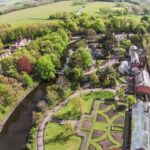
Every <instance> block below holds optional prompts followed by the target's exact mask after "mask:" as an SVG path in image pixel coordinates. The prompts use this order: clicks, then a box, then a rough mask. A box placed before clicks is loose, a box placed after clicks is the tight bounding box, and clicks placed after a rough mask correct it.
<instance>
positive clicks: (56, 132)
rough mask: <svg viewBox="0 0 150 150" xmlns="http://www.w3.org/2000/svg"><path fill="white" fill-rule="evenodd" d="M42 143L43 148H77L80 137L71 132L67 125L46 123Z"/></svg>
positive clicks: (53, 149) (46, 149) (66, 149)
mask: <svg viewBox="0 0 150 150" xmlns="http://www.w3.org/2000/svg"><path fill="white" fill-rule="evenodd" d="M44 143H45V150H78V149H79V147H80V144H81V138H80V137H78V136H75V135H74V134H73V133H72V131H71V128H70V126H69V125H59V124H56V123H48V125H47V126H46V129H45V135H44Z"/></svg>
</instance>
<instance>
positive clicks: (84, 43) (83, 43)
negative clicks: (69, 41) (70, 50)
mask: <svg viewBox="0 0 150 150" xmlns="http://www.w3.org/2000/svg"><path fill="white" fill-rule="evenodd" d="M86 46H87V41H86V40H85V39H83V40H80V41H78V42H76V43H75V45H74V49H78V48H81V47H82V48H86Z"/></svg>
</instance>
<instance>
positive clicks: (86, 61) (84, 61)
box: [69, 48, 92, 70]
mask: <svg viewBox="0 0 150 150" xmlns="http://www.w3.org/2000/svg"><path fill="white" fill-rule="evenodd" d="M69 65H70V66H71V67H78V68H82V69H84V70H85V69H87V68H89V67H91V66H92V56H91V54H90V52H89V51H88V50H87V49H85V48H79V49H77V50H76V51H75V52H74V53H73V55H72V56H71V58H70V63H69Z"/></svg>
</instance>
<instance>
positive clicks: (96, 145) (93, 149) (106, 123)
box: [81, 101, 126, 150]
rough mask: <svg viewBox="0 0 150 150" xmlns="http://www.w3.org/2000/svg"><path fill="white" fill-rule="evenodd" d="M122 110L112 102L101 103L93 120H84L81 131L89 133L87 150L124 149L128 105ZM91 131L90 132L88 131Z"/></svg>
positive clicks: (98, 104) (122, 105) (123, 105)
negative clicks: (126, 108)
mask: <svg viewBox="0 0 150 150" xmlns="http://www.w3.org/2000/svg"><path fill="white" fill-rule="evenodd" d="M119 105H121V107H122V108H121V110H120V109H119V110H118V109H117V108H116V106H115V104H114V103H112V102H110V101H99V102H98V103H97V105H96V106H97V107H96V113H95V115H94V117H93V120H92V122H91V120H88V119H87V118H86V117H85V120H84V119H83V125H82V128H81V130H82V131H83V132H84V131H85V132H89V138H88V142H87V146H86V150H108V149H111V148H119V147H122V141H123V138H122V137H123V130H124V121H125V109H124V108H125V107H126V105H125V104H123V103H120V104H119ZM87 129H89V130H87Z"/></svg>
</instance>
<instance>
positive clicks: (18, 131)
mask: <svg viewBox="0 0 150 150" xmlns="http://www.w3.org/2000/svg"><path fill="white" fill-rule="evenodd" d="M48 85H49V84H48V83H41V84H40V85H39V86H38V87H36V88H35V89H34V90H33V91H32V92H31V93H30V94H29V95H28V96H27V97H26V98H25V99H24V100H23V102H22V103H21V104H20V105H19V106H18V107H17V109H16V110H15V111H14V113H13V114H12V115H11V116H10V118H9V120H8V121H7V122H6V124H5V126H4V128H3V130H2V132H1V134H0V150H26V142H27V138H28V134H29V131H30V129H31V127H32V125H33V124H32V111H39V109H38V107H37V104H38V102H39V100H41V99H43V98H44V96H45V94H46V87H47V86H48Z"/></svg>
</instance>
